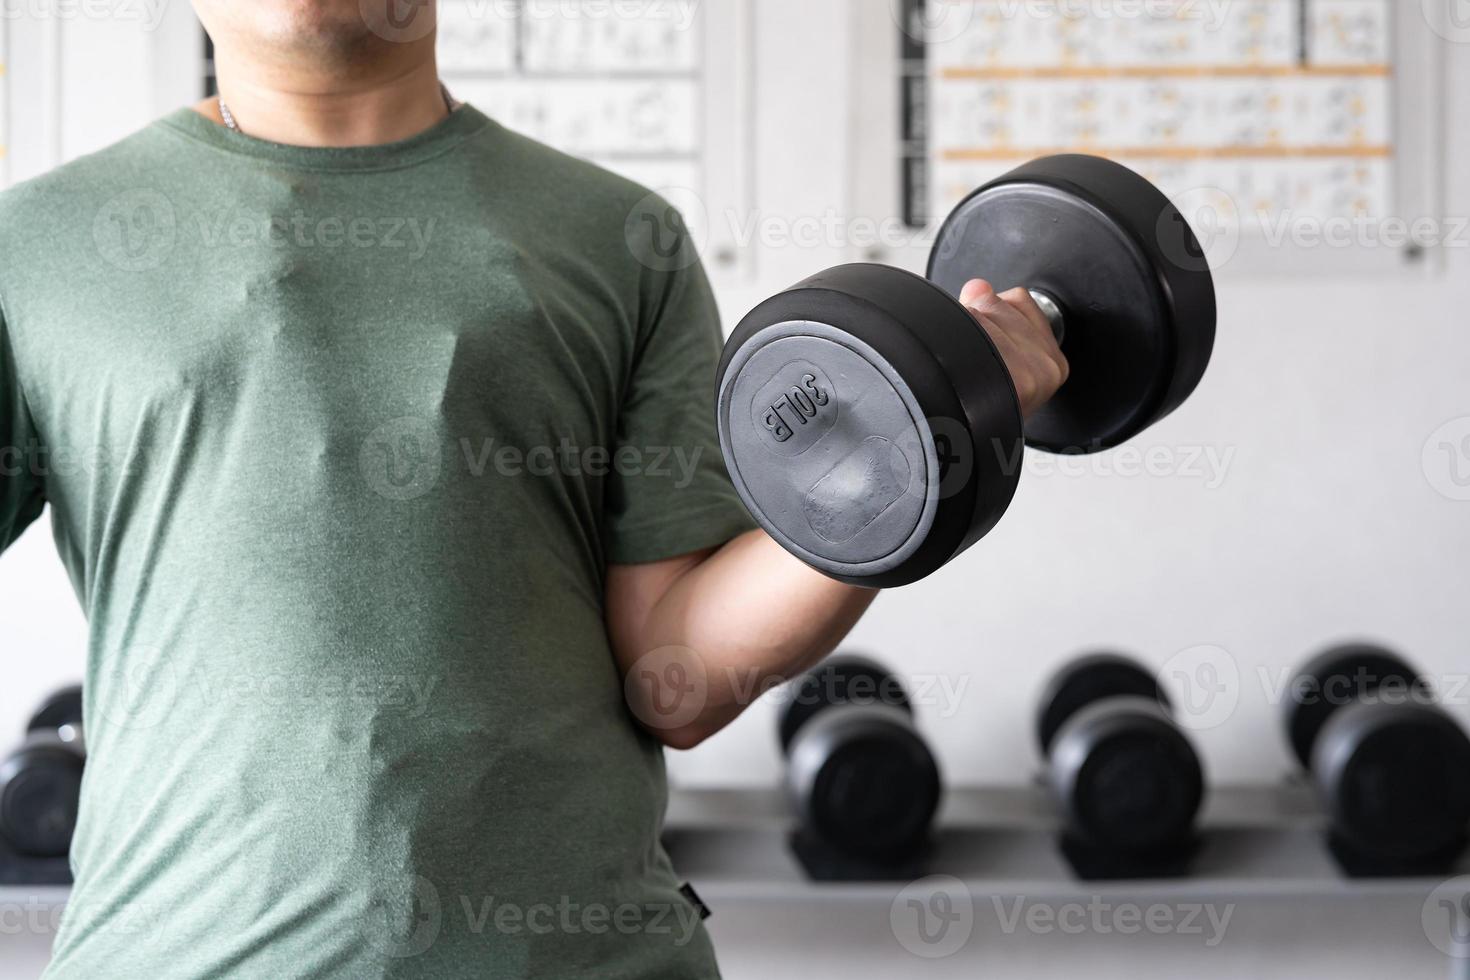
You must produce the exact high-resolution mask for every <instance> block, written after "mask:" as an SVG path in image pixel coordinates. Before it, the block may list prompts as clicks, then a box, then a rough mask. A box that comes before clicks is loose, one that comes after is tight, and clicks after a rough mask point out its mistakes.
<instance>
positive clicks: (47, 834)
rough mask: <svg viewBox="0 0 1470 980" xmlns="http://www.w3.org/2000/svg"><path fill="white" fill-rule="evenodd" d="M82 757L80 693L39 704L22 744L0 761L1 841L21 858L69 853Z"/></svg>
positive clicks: (63, 693)
mask: <svg viewBox="0 0 1470 980" xmlns="http://www.w3.org/2000/svg"><path fill="white" fill-rule="evenodd" d="M86 759H87V753H86V748H85V744H84V742H83V739H82V689H81V688H80V687H66V688H62V689H61V690H59V691H57V692H56V693H54V694H52V695H51V696H50V697H48V698H47V699H46V700H45V701H43V702H42V703H41V705H40V707H39V708H37V709H36V712H35V714H33V715H32V716H31V719H30V722H29V723H28V724H27V725H26V736H25V741H23V742H22V743H21V745H20V746H19V747H18V748H16V749H15V750H14V751H12V752H11V753H10V754H9V755H8V756H6V757H5V758H4V759H0V841H3V842H4V843H5V844H8V845H9V847H10V849H11V850H13V851H14V852H16V853H18V854H20V855H23V856H25V857H34V858H50V857H62V856H64V855H65V854H66V853H67V852H68V851H69V850H70V849H71V838H72V832H73V831H74V830H75V829H76V822H77V805H78V802H79V799H80V795H81V787H82V769H83V766H84V764H85V763H86Z"/></svg>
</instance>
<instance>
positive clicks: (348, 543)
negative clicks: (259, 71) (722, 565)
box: [0, 106, 749, 980]
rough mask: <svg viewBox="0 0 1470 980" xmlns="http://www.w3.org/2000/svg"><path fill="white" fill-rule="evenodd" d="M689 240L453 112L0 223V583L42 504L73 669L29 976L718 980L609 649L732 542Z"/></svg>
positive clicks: (210, 127) (205, 126)
mask: <svg viewBox="0 0 1470 980" xmlns="http://www.w3.org/2000/svg"><path fill="white" fill-rule="evenodd" d="M678 227H679V226H677V225H672V224H670V223H669V221H668V210H667V207H666V205H664V204H663V203H662V202H661V201H659V200H658V199H657V198H652V197H650V196H648V195H647V192H646V191H644V190H643V189H642V188H640V187H638V186H636V185H634V184H632V183H630V182H627V181H624V180H622V179H620V178H617V177H614V176H612V175H610V174H608V173H606V172H604V171H602V170H599V169H597V168H596V167H593V166H591V165H589V164H586V163H583V162H580V161H577V160H575V159H573V158H571V157H568V156H565V155H562V154H560V153H557V152H555V151H553V150H551V149H549V148H547V147H544V146H542V145H540V144H538V143H535V142H533V141H531V140H529V139H526V138H524V137H521V136H518V135H516V134H514V133H512V132H510V131H507V130H506V129H504V128H503V127H501V126H500V125H498V124H497V123H495V122H493V121H491V120H490V119H488V118H486V117H485V116H484V115H482V114H481V113H479V112H478V111H476V110H475V109H473V108H471V107H468V106H466V107H464V108H462V109H460V110H459V111H457V112H456V113H454V114H453V115H452V116H450V117H449V118H448V119H446V120H445V121H444V122H442V123H440V124H439V125H437V126H436V127H434V128H433V129H431V130H429V131H427V132H425V133H422V134H420V135H418V136H416V137H413V138H411V139H409V140H406V141H403V142H400V143H396V144H392V145H388V146H378V147H361V148H347V149H311V148H301V147H287V146H281V145H277V144H273V143H268V142H264V141H259V140H254V139H251V138H249V137H248V136H241V135H239V134H236V133H231V132H229V131H227V130H225V129H223V128H221V127H218V126H216V125H214V124H213V123H211V122H209V121H207V120H205V119H203V118H202V117H200V116H198V115H196V114H195V113H193V112H191V111H188V110H181V111H179V112H177V113H174V114H173V115H171V116H169V117H168V118H165V119H163V120H160V121H159V122H157V123H155V124H153V125H151V126H149V127H148V128H146V129H144V130H143V131H141V132H139V133H137V134H135V135H134V136H132V137H130V138H128V139H126V140H124V141H122V142H121V143H118V144H117V145H115V146H113V147H111V148H109V149H107V150H104V151H103V152H101V153H98V154H96V155H93V156H90V157H86V158H83V159H81V160H77V161H75V162H73V163H71V164H68V165H67V166H64V167H62V168H60V169H59V170H56V171H54V172H53V173H51V174H48V175H46V176H44V177H41V178H39V179H37V180H34V181H31V182H29V183H26V184H23V185H20V186H18V187H16V188H13V189H11V190H9V191H7V192H6V193H5V194H3V195H0V306H3V323H0V341H3V343H0V447H3V455H0V547H3V546H5V545H8V544H9V543H10V542H11V541H13V540H14V538H15V537H16V536H17V535H18V534H19V533H20V532H21V531H22V530H23V529H24V527H25V526H26V525H27V524H28V523H29V522H31V521H32V520H34V519H35V518H37V517H38V515H39V513H40V511H41V509H42V506H43V503H49V504H50V505H51V508H52V515H53V525H54V532H55V537H56V540H57V545H58V548H59V550H60V553H61V556H62V559H63V561H64V563H65V565H66V568H67V570H68V572H69V574H70V577H71V580H72V582H73V584H74V586H75V589H76V593H77V595H78V597H79V599H80V601H81V604H82V607H83V609H84V610H85V613H86V616H87V620H88V624H89V632H90V639H89V649H88V656H87V668H86V678H85V683H86V703H85V713H86V723H87V738H88V746H89V750H90V756H89V761H88V767H87V773H86V778H85V783H84V788H83V795H82V813H81V819H80V827H79V829H78V831H77V835H76V839H75V843H74V846H73V853H72V863H73V867H74V871H75V875H76V886H75V889H74V891H73V893H72V900H71V905H70V907H69V909H68V912H67V914H66V916H65V918H64V920H63V924H62V929H61V933H60V935H59V937H58V940H57V944H56V953H55V959H54V962H53V964H52V966H51V969H50V972H49V973H48V974H47V976H48V977H53V978H71V977H78V978H88V980H90V978H94V977H101V976H127V977H204V976H211V977H214V976H224V975H229V976H245V977H269V978H283V977H352V978H364V977H425V976H433V977H477V978H483V977H489V978H498V977H557V978H562V977H577V976H594V975H595V976H598V977H604V978H613V977H629V978H632V977H637V978H654V977H667V978H680V980H685V978H690V977H712V976H715V975H716V968H715V964H714V957H713V954H712V952H711V949H710V944H709V941H708V938H707V936H706V934H705V932H704V931H703V929H702V928H701V927H700V926H699V923H698V915H697V913H696V912H695V910H694V908H693V906H692V905H691V904H690V903H689V902H688V901H686V900H685V899H684V898H683V897H682V896H681V895H680V892H679V882H678V879H676V877H675V874H674V871H673V870H672V868H671V867H670V863H669V860H668V857H667V855H666V854H665V852H664V851H663V849H662V847H661V846H660V843H659V832H660V827H661V822H662V819H663V812H664V807H665V797H666V783H665V775H664V768H663V757H662V752H661V748H660V746H659V745H658V744H657V742H656V741H655V740H653V739H651V738H649V737H648V736H647V735H646V734H644V733H642V732H641V731H640V730H639V729H638V727H637V726H636V725H635V723H634V721H633V719H632V717H631V716H630V714H629V712H628V709H627V707H626V705H625V702H624V698H623V688H622V684H621V683H620V680H619V676H618V672H617V668H616V666H615V664H614V661H613V658H612V654H611V652H610V650H609V645H608V640H607V636H606V630H605V625H604V609H603V583H604V573H605V568H606V566H607V565H608V564H609V563H628V562H645V561H652V560H657V559H661V558H667V557H672V556H675V555H679V554H683V553H687V552H690V551H693V550H697V549H701V548H705V547H709V546H713V545H717V544H720V543H721V542H723V541H726V540H728V539H729V538H730V537H732V536H733V535H735V534H737V533H739V532H740V531H742V530H744V529H745V528H747V527H749V523H748V518H747V517H746V516H745V515H744V513H743V510H742V509H741V507H740V505H739V502H738V499H737V498H736V497H735V495H734V493H733V491H732V490H731V488H730V486H729V483H728V480H727V477H726V475H725V473H724V470H723V467H722V465H721V463H720V459H719V452H718V449H717V445H716V442H715V436H714V424H713V415H714V412H713V408H712V402H713V399H712V391H713V383H714V368H715V363H716V359H717V357H718V349H719V329H718V324H717V316H716V311H715V305H714V302H713V299H712V296H711V294H710V290H709V287H708V284H707V283H706V280H705V278H704V276H703V274H702V272H701V270H700V269H699V267H698V265H697V263H694V262H693V260H692V258H691V257H690V252H689V250H688V241H687V237H686V238H682V239H681V238H679V237H678V235H677V234H675V233H674V232H673V231H671V229H677V228H678ZM671 236H672V237H671ZM666 246H667V247H666ZM6 605H7V606H9V608H7V609H5V610H4V611H5V613H6V614H7V615H12V616H13V615H24V610H23V609H21V608H19V607H18V605H17V604H16V603H14V602H9V603H6ZM7 652H8V653H9V654H10V656H25V654H26V651H24V650H16V649H11V650H9V651H7Z"/></svg>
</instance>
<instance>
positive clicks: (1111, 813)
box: [1036, 653, 1205, 861]
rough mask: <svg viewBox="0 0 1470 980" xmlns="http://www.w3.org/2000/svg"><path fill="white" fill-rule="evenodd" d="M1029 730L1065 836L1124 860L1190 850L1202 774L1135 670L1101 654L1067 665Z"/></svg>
mask: <svg viewBox="0 0 1470 980" xmlns="http://www.w3.org/2000/svg"><path fill="white" fill-rule="evenodd" d="M1036 734H1037V739H1038V741H1039V742H1040V745H1041V753H1042V756H1043V757H1044V758H1045V759H1046V760H1047V766H1046V779H1047V782H1048V783H1049V784H1050V786H1051V789H1052V791H1053V792H1054V793H1055V795H1056V798H1057V800H1058V802H1059V804H1060V806H1061V809H1062V811H1063V813H1064V814H1065V816H1066V821H1067V831H1066V833H1067V835H1068V837H1069V838H1070V839H1071V840H1074V841H1076V842H1077V843H1079V844H1081V845H1082V846H1084V847H1086V848H1090V849H1092V850H1093V851H1095V852H1098V853H1102V854H1106V855H1110V856H1117V857H1118V858H1119V859H1120V860H1122V861H1126V860H1127V859H1128V858H1129V857H1130V856H1141V857H1146V856H1153V855H1164V854H1168V853H1170V852H1175V851H1180V850H1183V849H1186V848H1188V846H1189V845H1191V844H1192V842H1193V840H1194V838H1195V820H1196V818H1197V817H1198V815H1199V809H1200V804H1201V802H1202V801H1203V799H1204V788H1205V781H1204V770H1203V768H1202V767H1201V765H1200V760H1199V756H1198V755H1197V754H1196V753H1195V750H1194V747H1193V746H1192V745H1191V744H1190V741H1189V739H1188V738H1186V737H1185V735H1184V733H1183V732H1182V731H1181V730H1180V729H1179V726H1178V724H1176V723H1175V721H1174V719H1173V717H1172V716H1171V712H1170V708H1169V702H1168V700H1167V699H1166V698H1165V696H1164V693H1163V691H1162V690H1161V689H1160V688H1159V685H1158V681H1157V680H1156V679H1155V678H1154V675H1153V674H1152V673H1150V672H1149V671H1148V670H1146V669H1144V668H1143V667H1142V666H1141V665H1140V664H1138V663H1137V662H1135V661H1133V660H1131V659H1129V658H1127V657H1121V656H1117V655H1115V654H1106V653H1103V654H1094V655H1091V656H1087V657H1082V658H1079V659H1077V660H1075V661H1073V662H1072V663H1070V664H1068V665H1067V666H1066V667H1064V668H1063V669H1062V670H1061V671H1059V672H1058V673H1057V674H1056V676H1055V677H1053V678H1052V680H1051V682H1050V683H1049V684H1048V686H1047V688H1046V691H1045V693H1044V694H1043V696H1042V699H1041V710H1040V713H1039V714H1038V717H1037V724H1036Z"/></svg>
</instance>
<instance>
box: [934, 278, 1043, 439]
mask: <svg viewBox="0 0 1470 980" xmlns="http://www.w3.org/2000/svg"><path fill="white" fill-rule="evenodd" d="M960 302H961V303H962V304H964V306H965V308H966V309H968V310H969V311H970V312H971V313H973V314H974V315H975V319H977V320H979V321H980V325H981V326H983V327H984V328H985V332H986V333H988V334H989V335H990V339H991V340H992V341H994V342H995V346H996V348H997V349H999V350H1000V356H1001V357H1002V358H1003V359H1004V360H1005V362H1006V367H1007V368H1008V369H1010V372H1011V380H1012V381H1014V382H1015V383H1016V394H1017V395H1018V396H1019V397H1020V399H1021V415H1022V416H1023V417H1025V418H1029V417H1030V416H1031V414H1032V413H1033V412H1035V411H1036V410H1037V409H1038V408H1040V407H1041V406H1042V405H1045V404H1046V403H1047V401H1049V400H1050V399H1051V396H1052V395H1055V394H1056V393H1057V389H1058V388H1060V387H1061V386H1062V385H1064V384H1065V383H1066V381H1067V374H1068V372H1069V368H1068V367H1067V359H1066V358H1065V357H1063V356H1062V349H1061V348H1060V347H1058V346H1057V340H1056V337H1055V336H1054V335H1053V334H1052V331H1051V324H1050V323H1049V322H1048V321H1047V319H1046V314H1045V313H1042V312H1041V307H1039V306H1037V305H1036V301H1035V300H1034V299H1032V298H1031V294H1030V293H1028V292H1027V291H1026V290H1024V289H1020V288H1017V289H1008V290H1006V291H1005V292H1003V293H1000V294H999V295H997V294H996V292H995V289H994V288H993V287H992V286H991V285H990V283H988V282H986V281H985V280H984V279H971V280H970V281H969V282H967V283H965V288H964V289H963V290H962V291H961V292H960Z"/></svg>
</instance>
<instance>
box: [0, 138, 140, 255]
mask: <svg viewBox="0 0 1470 980" xmlns="http://www.w3.org/2000/svg"><path fill="white" fill-rule="evenodd" d="M161 128H162V127H161V125H160V124H159V123H156V122H155V123H152V124H150V125H148V126H146V127H144V128H143V129H140V130H138V131H136V132H134V133H132V134H131V135H129V136H126V137H124V138H122V139H121V140H118V141H117V142H115V143H112V144H110V145H108V146H106V147H103V148H102V149H100V150H96V151H94V152H92V153H88V154H85V155H83V156H79V157H76V158H74V159H72V160H69V161H67V162H66V163H63V164H61V165H60V166H57V167H54V168H52V169H51V170H48V171H46V172H45V173H43V174H40V175H38V176H36V177H32V178H30V179H28V180H24V181H21V182H20V183H17V184H15V185H14V186H12V187H9V188H7V189H6V190H4V191H0V254H3V255H5V256H6V257H7V262H9V261H13V260H16V259H17V256H23V255H25V254H26V253H27V252H30V251H34V250H38V247H39V246H40V245H42V244H44V243H46V242H55V241H57V239H58V236H60V235H63V234H64V233H65V232H66V230H68V229H77V228H81V229H83V230H85V231H86V232H87V233H88V234H90V233H91V231H92V229H93V226H94V225H95V223H96V222H97V221H98V220H102V219H105V216H106V214H107V213H108V212H109V211H119V212H120V211H124V210H126V207H125V205H126V204H127V198H128V196H129V195H130V194H132V195H135V196H136V195H137V194H141V193H146V190H145V189H146V188H153V187H156V186H157V184H158V174H159V171H160V168H161V167H162V166H163V165H165V164H166V162H167V160H168V152H169V151H168V142H167V140H168V138H167V137H166V136H164V135H162V133H161V132H160V130H161ZM99 216H101V217H99Z"/></svg>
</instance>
